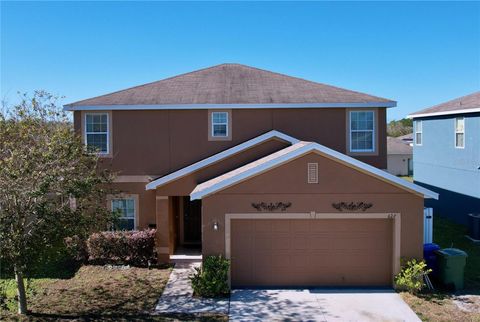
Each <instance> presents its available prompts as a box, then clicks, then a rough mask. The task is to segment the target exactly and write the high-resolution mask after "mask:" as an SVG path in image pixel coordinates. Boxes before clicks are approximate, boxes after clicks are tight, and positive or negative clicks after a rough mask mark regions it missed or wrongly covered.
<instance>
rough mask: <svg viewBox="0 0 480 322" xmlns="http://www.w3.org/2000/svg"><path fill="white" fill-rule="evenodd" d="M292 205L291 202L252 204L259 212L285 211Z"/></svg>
mask: <svg viewBox="0 0 480 322" xmlns="http://www.w3.org/2000/svg"><path fill="white" fill-rule="evenodd" d="M291 205H292V203H291V202H268V203H267V202H257V203H255V202H252V207H253V208H255V209H257V210H258V211H277V210H280V211H285V210H287V208H289V207H290V206H291Z"/></svg>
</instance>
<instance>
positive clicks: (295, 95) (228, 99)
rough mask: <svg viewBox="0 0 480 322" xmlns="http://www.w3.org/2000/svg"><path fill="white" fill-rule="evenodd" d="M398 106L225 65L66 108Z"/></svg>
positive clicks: (386, 101)
mask: <svg viewBox="0 0 480 322" xmlns="http://www.w3.org/2000/svg"><path fill="white" fill-rule="evenodd" d="M295 103H385V106H395V102H394V101H391V100H388V99H385V98H381V97H376V96H372V95H368V94H364V93H359V92H355V91H351V90H347V89H343V88H339V87H334V86H330V85H325V84H320V83H315V82H312V81H308V80H304V79H301V78H297V77H291V76H287V75H283V74H278V73H274V72H270V71H266V70H262V69H258V68H254V67H249V66H245V65H240V64H222V65H217V66H213V67H209V68H205V69H200V70H197V71H193V72H190V73H186V74H182V75H178V76H174V77H171V78H166V79H163V80H160V81H156V82H153V83H148V84H144V85H140V86H136V87H132V88H128V89H124V90H121V91H118V92H114V93H110V94H106V95H102V96H98V97H94V98H89V99H85V100H82V101H78V102H75V103H71V104H67V105H66V106H65V107H66V108H67V109H68V108H69V107H73V106H79V107H81V106H103V105H175V104H177V105H185V104H295Z"/></svg>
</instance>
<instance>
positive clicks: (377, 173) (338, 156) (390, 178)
mask: <svg viewBox="0 0 480 322" xmlns="http://www.w3.org/2000/svg"><path fill="white" fill-rule="evenodd" d="M312 151H317V152H319V153H321V154H323V155H325V156H326V157H329V158H331V159H334V160H336V161H339V162H341V163H344V164H346V165H347V166H352V167H355V168H357V169H360V170H363V171H364V172H365V173H367V174H370V175H373V176H374V177H378V178H380V179H383V180H385V181H387V182H389V183H392V184H394V185H396V186H399V187H401V188H404V189H406V190H409V191H413V192H416V193H419V194H421V195H423V196H424V197H426V198H433V199H438V193H435V192H433V191H431V190H428V189H426V188H423V187H421V186H419V185H416V184H414V183H411V182H408V181H406V180H404V179H401V178H398V177H396V176H394V175H392V174H390V173H388V172H386V171H383V170H380V169H377V168H375V167H373V166H371V165H368V164H366V163H363V162H361V161H359V160H357V159H354V158H352V157H349V156H347V155H345V154H343V153H340V152H337V151H335V150H332V149H329V148H327V147H325V146H322V145H320V144H318V143H310V144H309V145H306V146H304V147H302V148H299V149H297V150H294V151H292V152H290V153H287V154H285V155H283V156H282V157H280V158H277V159H273V160H270V161H268V162H266V163H265V164H262V165H260V166H258V167H256V168H252V169H249V170H247V171H245V172H243V173H241V174H239V175H237V176H234V177H232V178H229V179H226V180H225V181H223V182H220V183H218V184H214V185H212V186H210V187H208V188H206V189H204V190H202V191H198V192H195V189H194V190H193V192H192V193H191V194H190V198H191V199H192V200H195V199H201V198H203V197H206V196H208V195H211V194H213V193H215V192H217V191H220V190H223V189H225V188H227V187H229V186H232V185H234V184H237V183H239V182H241V181H243V180H246V179H247V178H249V177H250V176H253V175H256V174H259V173H261V172H263V171H266V170H269V169H270V168H273V167H276V166H279V165H281V164H283V163H285V162H287V161H290V160H293V159H295V158H297V157H300V156H302V155H304V154H306V153H308V152H312Z"/></svg>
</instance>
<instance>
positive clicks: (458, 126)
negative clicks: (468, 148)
mask: <svg viewBox="0 0 480 322" xmlns="http://www.w3.org/2000/svg"><path fill="white" fill-rule="evenodd" d="M455 147H456V148H464V147H465V118H464V117H457V118H455Z"/></svg>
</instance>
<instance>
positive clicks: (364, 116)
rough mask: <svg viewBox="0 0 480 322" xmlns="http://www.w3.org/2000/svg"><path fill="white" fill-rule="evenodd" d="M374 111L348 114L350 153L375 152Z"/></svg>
mask: <svg viewBox="0 0 480 322" xmlns="http://www.w3.org/2000/svg"><path fill="white" fill-rule="evenodd" d="M374 116H375V113H374V111H351V112H350V151H351V152H374V151H375V121H374V119H375V117H374Z"/></svg>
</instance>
